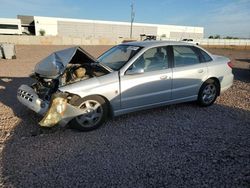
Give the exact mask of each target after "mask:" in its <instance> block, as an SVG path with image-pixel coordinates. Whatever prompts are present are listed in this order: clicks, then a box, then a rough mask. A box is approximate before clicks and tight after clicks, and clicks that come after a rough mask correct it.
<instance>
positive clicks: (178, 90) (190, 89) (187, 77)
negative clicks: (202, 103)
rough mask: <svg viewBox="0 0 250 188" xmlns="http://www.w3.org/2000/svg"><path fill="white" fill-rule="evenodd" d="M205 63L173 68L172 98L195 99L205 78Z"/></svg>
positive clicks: (206, 70)
mask: <svg viewBox="0 0 250 188" xmlns="http://www.w3.org/2000/svg"><path fill="white" fill-rule="evenodd" d="M207 72H208V69H207V65H206V63H199V64H196V65H189V66H185V67H175V68H173V88H172V99H173V100H176V99H181V98H187V97H191V98H192V97H193V98H194V99H197V96H198V93H199V89H200V87H201V85H202V83H203V82H204V81H205V80H206V79H207Z"/></svg>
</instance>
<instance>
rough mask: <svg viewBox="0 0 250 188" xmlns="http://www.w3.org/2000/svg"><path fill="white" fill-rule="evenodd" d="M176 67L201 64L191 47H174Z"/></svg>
mask: <svg viewBox="0 0 250 188" xmlns="http://www.w3.org/2000/svg"><path fill="white" fill-rule="evenodd" d="M173 51H174V64H175V67H184V66H189V65H195V64H199V63H200V60H199V56H198V55H197V54H196V53H195V51H194V50H193V49H192V47H190V46H173Z"/></svg>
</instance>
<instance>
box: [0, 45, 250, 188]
mask: <svg viewBox="0 0 250 188" xmlns="http://www.w3.org/2000/svg"><path fill="white" fill-rule="evenodd" d="M63 48H66V47H65V46H17V59H16V60H10V61H6V60H0V187H73V186H74V187H79V186H81V187H110V186H113V187H249V186H250V70H248V69H249V65H250V51H244V50H223V49H209V50H210V51H211V52H213V53H215V54H222V55H225V56H228V57H230V58H231V59H232V62H233V64H234V66H235V68H234V73H235V82H234V85H233V87H232V88H231V89H229V90H228V91H227V92H226V93H224V94H222V95H221V96H220V97H219V98H218V99H217V102H216V104H214V105H213V106H211V107H208V108H200V107H198V106H197V105H196V104H194V103H186V104H178V105H170V106H167V107H162V108H157V109H152V110H147V111H143V112H137V113H133V114H129V115H124V116H121V117H117V118H114V119H113V120H110V121H109V122H108V123H106V124H105V126H103V127H102V128H100V129H98V130H96V131H93V132H85V133H80V132H76V131H73V130H69V129H66V130H65V129H58V130H43V131H41V130H40V129H39V128H38V123H37V122H38V121H39V120H40V119H41V118H40V117H39V116H37V115H36V114H35V113H33V112H31V111H30V110H28V109H27V108H25V107H24V106H22V105H21V104H19V103H18V102H17V99H16V90H17V87H18V86H19V85H20V84H22V83H31V82H32V80H31V79H30V78H28V75H29V74H30V73H31V71H32V69H33V68H34V65H35V63H36V62H38V61H39V60H40V59H41V58H43V57H45V56H47V55H48V54H50V53H51V52H52V51H54V50H58V49H63ZM84 48H85V49H86V50H87V51H89V52H90V53H92V54H93V55H94V56H98V55H99V54H100V53H101V52H102V51H103V50H105V49H107V48H109V46H99V47H95V46H92V47H91V46H89V47H84Z"/></svg>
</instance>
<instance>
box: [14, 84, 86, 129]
mask: <svg viewBox="0 0 250 188" xmlns="http://www.w3.org/2000/svg"><path fill="white" fill-rule="evenodd" d="M17 98H18V100H19V101H20V102H21V103H22V104H23V105H25V106H27V107H28V108H29V109H31V110H33V111H35V112H36V113H38V114H40V115H43V116H44V117H43V119H42V120H41V121H40V122H39V124H40V126H42V127H53V126H55V125H57V124H60V125H61V126H65V125H66V124H67V123H68V122H69V121H70V120H72V119H73V118H74V117H76V116H78V115H81V114H83V111H82V110H80V109H79V108H77V107H75V106H73V105H71V104H69V99H68V94H65V93H62V92H57V93H55V94H53V95H52V97H51V102H50V103H49V102H48V101H44V100H42V99H40V98H39V96H38V95H37V94H36V92H35V91H34V89H33V88H31V87H30V86H27V85H21V86H20V87H19V89H18V93H17Z"/></svg>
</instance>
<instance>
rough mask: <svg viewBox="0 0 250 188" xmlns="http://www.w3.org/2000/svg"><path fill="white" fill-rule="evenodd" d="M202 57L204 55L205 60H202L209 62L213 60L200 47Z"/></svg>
mask: <svg viewBox="0 0 250 188" xmlns="http://www.w3.org/2000/svg"><path fill="white" fill-rule="evenodd" d="M199 51H200V53H201V55H202V57H203V61H202V62H209V61H212V58H211V57H210V56H209V55H208V54H207V53H206V52H204V51H203V50H201V49H199Z"/></svg>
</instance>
